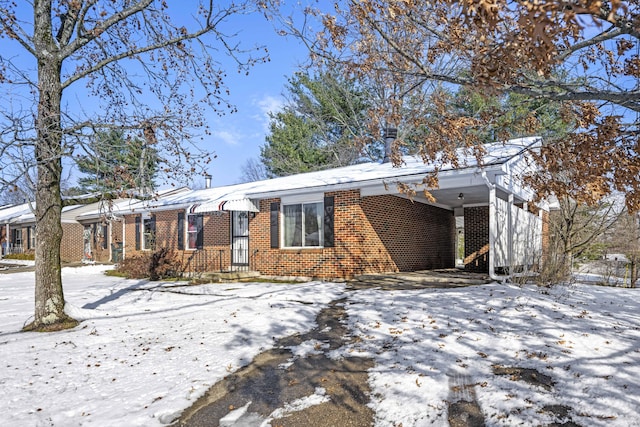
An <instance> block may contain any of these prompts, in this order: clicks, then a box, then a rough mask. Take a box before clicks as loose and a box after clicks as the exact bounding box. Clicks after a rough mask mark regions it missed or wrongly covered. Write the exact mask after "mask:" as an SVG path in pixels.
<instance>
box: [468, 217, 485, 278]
mask: <svg viewBox="0 0 640 427" xmlns="http://www.w3.org/2000/svg"><path fill="white" fill-rule="evenodd" d="M464 268H465V270H467V271H472V272H478V273H488V272H489V207H488V206H479V207H471V208H464Z"/></svg>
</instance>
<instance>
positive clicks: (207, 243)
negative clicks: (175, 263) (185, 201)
mask: <svg viewBox="0 0 640 427" xmlns="http://www.w3.org/2000/svg"><path fill="white" fill-rule="evenodd" d="M179 214H184V218H185V224H184V228H183V230H186V228H187V227H186V220H187V219H186V218H187V214H186V212H185V210H170V211H160V212H155V213H152V214H151V217H154V218H155V224H156V233H155V248H156V249H159V248H168V249H169V250H171V251H172V252H173V253H174V255H175V256H176V257H177V258H178V259H180V260H181V262H182V264H183V266H184V269H185V271H186V272H196V271H197V272H202V271H226V270H228V269H229V265H230V264H231V240H230V229H231V225H230V224H231V223H230V221H231V215H230V213H229V212H215V213H206V214H202V223H203V229H204V233H203V235H204V241H203V248H202V249H199V250H193V249H188V248H187V237H186V233H185V236H184V245H185V249H182V250H180V249H178V216H179ZM136 217H140V215H127V216H126V217H125V223H124V227H125V245H124V253H125V256H132V255H135V254H136V253H138V254H140V253H144V252H150V251H151V249H142V247H141V248H140V249H139V250H136V222H135V221H136V220H135V218H136ZM141 222H142V221H141Z"/></svg>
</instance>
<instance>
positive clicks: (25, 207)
mask: <svg viewBox="0 0 640 427" xmlns="http://www.w3.org/2000/svg"><path fill="white" fill-rule="evenodd" d="M28 213H31V208H30V207H29V204H28V203H22V204H20V205H15V206H10V207H8V208H4V209H0V222H2V223H7V222H10V221H11V220H13V219H15V218H18V217H20V216H22V215H26V214H28Z"/></svg>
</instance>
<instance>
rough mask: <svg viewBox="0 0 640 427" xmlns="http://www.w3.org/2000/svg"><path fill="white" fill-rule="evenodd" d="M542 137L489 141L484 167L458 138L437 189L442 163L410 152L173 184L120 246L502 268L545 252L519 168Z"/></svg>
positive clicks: (231, 266) (527, 263)
mask: <svg viewBox="0 0 640 427" xmlns="http://www.w3.org/2000/svg"><path fill="white" fill-rule="evenodd" d="M539 144H540V140H539V138H522V139H518V140H512V141H507V142H505V143H494V144H487V145H486V146H484V147H483V148H484V151H485V154H484V157H483V164H482V166H481V167H480V165H478V163H477V160H476V156H475V155H473V154H471V153H466V152H465V151H464V150H460V151H459V152H458V156H459V158H458V162H457V166H454V165H451V164H449V163H446V162H444V161H443V162H440V163H439V164H438V165H437V169H438V187H437V188H434V189H425V188H424V185H425V184H424V183H425V182H427V180H426V178H428V177H429V176H430V174H431V173H432V172H433V171H434V170H436V165H429V164H424V163H423V162H422V160H421V159H416V158H413V157H405V158H404V164H403V165H402V166H401V167H394V166H393V165H392V164H390V163H366V164H358V165H353V166H348V167H343V168H337V169H331V170H326V171H320V172H312V173H306V174H298V175H292V176H288V177H281V178H275V179H270V180H265V181H258V182H252V183H246V184H238V185H233V186H226V187H217V188H206V189H203V190H193V191H184V192H180V193H178V194H169V195H166V196H163V197H159V198H158V199H157V200H154V201H151V202H140V203H137V204H132V205H131V206H130V209H129V211H128V212H126V213H123V217H124V223H123V225H124V228H123V234H122V236H123V238H122V242H123V245H124V253H125V254H126V255H125V256H128V255H132V254H135V253H139V252H144V251H152V250H154V249H158V248H162V247H164V248H168V249H170V250H172V251H173V252H175V253H177V254H178V255H179V256H180V257H182V259H183V262H184V265H185V268H186V270H187V271H191V272H197V271H235V270H253V271H257V272H260V273H262V274H263V275H276V276H307V277H316V278H327V279H330V278H338V277H341V278H349V277H353V276H355V275H358V274H363V273H379V272H398V271H416V270H423V269H438V268H452V267H455V266H456V264H457V262H458V263H459V264H461V265H463V266H464V268H465V269H466V270H469V271H476V272H485V273H488V274H490V275H491V276H492V277H494V278H499V277H500V275H507V274H511V273H512V272H514V271H519V270H526V269H528V268H532V267H534V266H535V265H536V264H537V263H538V261H539V259H540V255H541V250H542V240H543V239H542V231H543V223H544V214H543V212H544V210H540V209H538V208H535V209H534V207H533V205H532V204H531V200H532V199H533V196H534V194H533V192H532V191H531V190H530V189H528V188H527V187H526V186H525V185H523V183H522V181H521V180H520V179H519V178H520V176H521V175H522V174H523V173H525V172H528V171H531V168H532V166H531V165H532V162H531V161H530V160H531V159H530V152H531V150H534V149H535V148H536V147H537V146H539ZM407 188H409V189H410V190H408V191H407ZM423 190H428V194H423ZM410 193H411V194H410ZM457 259H458V261H457Z"/></svg>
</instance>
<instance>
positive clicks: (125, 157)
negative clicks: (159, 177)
mask: <svg viewBox="0 0 640 427" xmlns="http://www.w3.org/2000/svg"><path fill="white" fill-rule="evenodd" d="M87 151H88V152H87V154H85V155H82V156H78V157H77V158H76V164H77V166H78V169H79V170H80V172H82V173H83V174H85V175H86V176H84V177H81V178H79V179H78V185H79V186H80V188H81V189H82V191H83V192H85V193H87V192H88V193H93V192H98V193H118V192H122V191H124V190H130V189H136V190H139V191H141V192H142V193H144V194H147V193H149V192H150V191H151V190H152V189H153V188H154V178H155V176H156V173H157V160H158V153H157V151H156V149H155V148H153V147H150V146H149V145H148V144H147V142H146V141H144V140H142V139H139V138H131V137H128V136H125V134H124V132H123V131H122V130H111V131H109V132H99V133H97V134H96V137H95V139H94V140H93V141H92V142H91V143H90V144H89V147H87Z"/></svg>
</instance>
